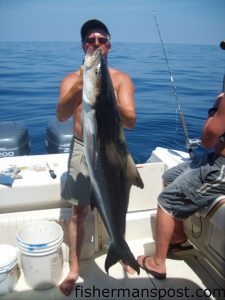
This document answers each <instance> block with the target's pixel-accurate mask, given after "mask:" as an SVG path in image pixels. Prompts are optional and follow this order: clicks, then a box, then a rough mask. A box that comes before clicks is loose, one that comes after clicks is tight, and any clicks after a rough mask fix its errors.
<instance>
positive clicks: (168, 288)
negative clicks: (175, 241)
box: [0, 241, 224, 300]
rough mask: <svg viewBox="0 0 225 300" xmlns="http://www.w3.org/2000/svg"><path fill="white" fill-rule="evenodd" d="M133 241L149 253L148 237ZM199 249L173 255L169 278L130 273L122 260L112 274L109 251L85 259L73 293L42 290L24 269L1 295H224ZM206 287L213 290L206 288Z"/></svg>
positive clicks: (33, 298)
mask: <svg viewBox="0 0 225 300" xmlns="http://www.w3.org/2000/svg"><path fill="white" fill-rule="evenodd" d="M129 244H130V247H131V249H132V251H133V253H134V254H135V255H136V256H138V255H141V254H144V253H145V254H149V246H150V243H149V242H148V241H138V242H137V241H135V242H129ZM147 251H148V253H146V252H147ZM196 253H197V252H196ZM196 253H195V250H194V252H193V251H192V252H191V251H186V253H185V252H184V253H183V255H182V256H181V255H176V256H174V258H173V259H168V260H167V279H166V280H163V281H162V280H157V279H155V278H153V277H152V276H149V275H148V274H146V272H145V271H143V270H141V273H140V275H139V276H138V275H130V274H127V273H126V272H124V269H123V268H122V266H121V265H120V264H119V263H117V264H116V265H114V266H113V267H111V268H110V270H109V275H108V274H107V273H106V272H105V270H104V263H105V257H106V254H105V253H103V254H98V255H97V256H96V257H95V258H92V259H88V260H82V261H81V272H80V277H79V280H78V282H77V284H76V286H75V288H74V291H73V292H72V294H71V295H70V296H69V297H66V296H64V295H62V294H61V292H60V291H59V289H58V288H57V287H55V288H51V289H48V290H41V291H40V290H39V291H37V290H32V289H30V288H29V287H28V286H27V285H26V283H25V280H24V277H23V273H22V272H21V275H20V279H19V281H18V283H17V286H16V288H15V291H14V292H12V293H10V294H8V295H5V296H0V299H1V300H9V299H10V300H14V299H18V300H19V299H21V300H22V299H23V300H26V299H29V300H39V299H40V300H42V299H43V300H45V299H48V300H51V299H52V300H53V299H54V300H64V299H68V300H72V299H74V300H75V299H83V300H85V299H121V300H122V299H127V300H129V299H139V300H141V299H161V300H167V299H177V300H178V299H189V300H190V299H204V300H206V299H207V300H209V299H224V294H222V293H220V296H219V294H218V293H217V296H216V297H213V296H210V297H209V295H210V293H211V294H213V292H214V291H213V289H217V288H218V286H217V283H216V280H213V279H212V278H211V277H210V272H207V270H206V269H205V268H204V265H202V264H201V263H199V262H198V260H197V259H196V257H197V256H196ZM192 268H193V269H194V271H193V270H192ZM68 270H69V269H68V264H67V263H65V264H64V270H63V277H65V276H66V275H67V273H68ZM196 270H197V271H198V272H197V273H198V275H197V274H196ZM43 272H44V270H43ZM205 284H207V287H206V286H205ZM206 288H210V290H205V289H206ZM217 292H218V291H217ZM220 292H221V291H220Z"/></svg>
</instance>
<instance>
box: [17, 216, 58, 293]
mask: <svg viewBox="0 0 225 300" xmlns="http://www.w3.org/2000/svg"><path fill="white" fill-rule="evenodd" d="M16 240H17V244H18V247H19V249H20V252H21V264H22V268H23V272H24V278H25V280H26V282H27V284H28V285H29V286H30V287H32V288H34V289H48V288H51V287H53V286H55V285H57V284H58V283H59V281H60V279H61V276H62V268H63V254H62V247H61V246H62V242H63V231H62V228H61V226H60V225H59V224H57V223H55V222H52V221H45V220H41V221H36V222H31V223H29V224H25V225H23V226H22V227H21V228H20V229H19V230H18V232H17V237H16Z"/></svg>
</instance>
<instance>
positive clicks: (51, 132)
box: [45, 119, 73, 154]
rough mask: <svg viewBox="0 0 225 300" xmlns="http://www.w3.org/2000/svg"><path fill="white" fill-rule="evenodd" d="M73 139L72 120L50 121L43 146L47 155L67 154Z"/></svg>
mask: <svg viewBox="0 0 225 300" xmlns="http://www.w3.org/2000/svg"><path fill="white" fill-rule="evenodd" d="M72 137H73V125H72V120H71V119H70V120H68V121H66V122H59V121H52V122H50V123H49V124H48V127H47V131H46V139H45V145H46V150H47V153H49V154H57V153H68V152H69V151H70V144H71V140H72Z"/></svg>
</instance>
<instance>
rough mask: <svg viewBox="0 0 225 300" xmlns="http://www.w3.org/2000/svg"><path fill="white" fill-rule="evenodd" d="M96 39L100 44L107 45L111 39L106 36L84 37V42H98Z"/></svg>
mask: <svg viewBox="0 0 225 300" xmlns="http://www.w3.org/2000/svg"><path fill="white" fill-rule="evenodd" d="M96 41H98V43H99V44H100V45H105V44H107V43H108V42H109V39H108V38H106V37H99V38H98V37H89V38H86V39H84V43H85V44H92V45H93V44H96Z"/></svg>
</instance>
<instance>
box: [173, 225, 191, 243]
mask: <svg viewBox="0 0 225 300" xmlns="http://www.w3.org/2000/svg"><path fill="white" fill-rule="evenodd" d="M186 240H187V236H186V234H185V232H184V225H183V221H181V220H175V226H174V233H173V236H172V239H171V241H170V244H171V245H173V244H182V243H184V242H186Z"/></svg>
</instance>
